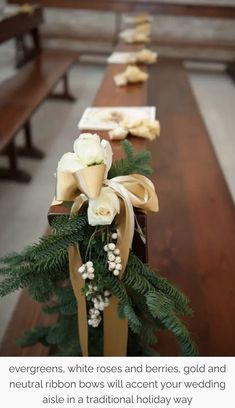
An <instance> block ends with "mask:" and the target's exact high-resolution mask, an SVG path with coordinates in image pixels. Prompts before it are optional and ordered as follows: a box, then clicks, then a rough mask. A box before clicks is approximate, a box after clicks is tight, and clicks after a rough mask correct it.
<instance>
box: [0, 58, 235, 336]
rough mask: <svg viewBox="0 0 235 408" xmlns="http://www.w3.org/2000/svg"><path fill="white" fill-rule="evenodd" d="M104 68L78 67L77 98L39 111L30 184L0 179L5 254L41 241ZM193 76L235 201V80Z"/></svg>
mask: <svg viewBox="0 0 235 408" xmlns="http://www.w3.org/2000/svg"><path fill="white" fill-rule="evenodd" d="M3 56H4V58H5V59H4V58H3ZM11 57H12V55H11V54H10V53H8V52H7V51H6V52H5V53H4V52H2V53H1V60H0V76H2V78H3V77H4V76H5V75H6V74H8V73H9V70H8V66H9V64H8V58H9V59H10V58H11ZM104 67H105V66H104V65H102V64H95V65H89V64H87V65H84V64H82V65H77V66H75V67H74V68H73V70H72V72H71V86H72V89H73V92H74V94H75V95H76V96H77V98H78V99H77V101H76V102H75V103H69V102H59V101H58V102H56V101H48V102H46V103H44V104H43V106H42V107H41V108H40V109H39V110H38V111H37V113H36V114H35V115H34V117H33V121H32V125H33V132H34V137H35V144H36V145H37V146H40V148H41V149H43V150H44V151H45V152H46V158H45V159H44V160H43V161H32V160H22V161H21V164H22V168H24V169H26V170H28V171H29V172H30V173H31V174H32V175H33V179H32V182H31V183H30V184H29V185H21V184H17V183H3V182H1V183H0V225H1V237H0V239H1V242H0V255H3V254H6V253H7V252H9V251H14V250H20V249H21V248H23V247H24V246H25V245H27V244H30V243H32V242H34V241H35V240H37V238H38V237H39V236H40V235H41V234H42V233H43V231H44V230H45V226H46V222H47V220H46V214H47V210H48V206H49V204H50V201H51V199H52V197H53V192H54V173H55V170H56V166H57V161H58V159H59V158H60V156H61V155H62V154H63V153H64V152H66V151H69V150H70V149H71V145H72V141H73V140H74V139H75V138H76V135H77V122H78V120H79V117H80V116H81V114H82V112H83V110H84V108H85V107H87V106H89V105H90V104H91V102H92V100H93V98H94V96H95V94H96V91H97V89H98V86H99V84H100V81H101V79H102V76H103V72H104ZM190 81H191V83H192V86H193V89H194V92H195V95H196V97H197V100H198V103H199V106H200V109H201V112H202V115H203V117H204V119H205V123H206V126H207V128H208V131H209V133H210V137H211V140H212V143H213V145H214V147H215V150H216V153H217V156H218V159H219V161H220V164H221V167H222V169H223V171H224V174H225V177H226V180H227V182H228V185H229V188H230V190H231V193H232V194H233V198H234V200H235V138H234V128H235V115H234V113H235V85H234V84H233V83H232V82H231V80H230V79H229V78H228V77H227V76H226V75H225V74H221V73H217V74H211V73H203V74H202V73H191V74H190ZM1 160H2V159H1ZM17 296H18V295H17V294H16V295H10V296H8V297H6V298H4V299H2V300H1V301H0V309H1V312H0V338H1V336H2V334H3V333H4V330H5V327H6V325H7V322H8V320H9V316H10V315H11V312H12V310H13V308H14V305H15V301H16V299H17Z"/></svg>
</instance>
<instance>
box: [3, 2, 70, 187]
mask: <svg viewBox="0 0 235 408" xmlns="http://www.w3.org/2000/svg"><path fill="white" fill-rule="evenodd" d="M42 21H43V18H42V9H41V7H37V6H35V7H33V8H32V13H30V14H28V13H22V12H17V11H14V12H11V13H10V14H6V15H5V16H4V18H3V19H2V20H0V44H1V43H3V42H4V41H7V40H9V39H12V38H14V39H16V40H17V41H18V43H21V44H22V47H23V48H22V49H21V48H20V49H19V48H18V58H17V66H18V68H19V67H20V69H19V70H18V71H17V73H16V74H15V75H14V76H12V77H11V78H9V79H7V80H5V81H3V82H1V83H0V117H1V121H0V151H1V152H2V153H3V154H6V155H7V157H8V161H9V166H8V167H7V168H0V179H2V180H15V181H19V182H28V181H30V179H31V177H30V175H29V174H28V173H26V172H25V171H23V170H20V169H19V168H18V156H24V157H31V158H34V159H40V158H42V157H43V156H44V154H43V153H42V152H41V151H40V150H39V149H37V148H36V147H34V146H33V142H32V134H31V126H30V119H31V116H32V114H33V113H34V112H35V110H36V109H37V108H38V107H39V106H40V104H41V103H42V102H43V101H44V100H45V99H46V98H47V97H49V96H50V97H52V96H53V97H57V98H58V97H60V98H63V99H67V100H74V98H73V97H72V95H71V94H70V92H69V86H68V71H69V69H70V68H71V66H72V65H73V63H74V62H75V61H76V60H77V58H78V55H77V53H75V52H72V51H71V52H70V51H57V50H55V51H52V50H51V51H50V50H48V51H47V50H42V49H41V46H40V35H39V25H40V24H41V23H42ZM28 34H30V36H32V38H33V48H31V49H28V48H27V47H25V46H24V38H25V36H26V35H28ZM60 80H62V81H63V84H64V92H63V93H61V94H59V95H58V94H56V95H55V94H52V90H53V88H54V87H55V85H56V84H57V83H58V81H60ZM21 129H23V130H24V133H25V146H24V147H16V145H15V136H16V135H17V133H18V132H19V131H20V130H21Z"/></svg>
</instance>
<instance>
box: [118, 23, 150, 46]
mask: <svg viewBox="0 0 235 408" xmlns="http://www.w3.org/2000/svg"><path fill="white" fill-rule="evenodd" d="M150 34H151V27H150V25H149V24H148V25H146V24H144V25H140V26H136V27H135V28H128V29H126V30H123V31H121V32H120V34H119V38H120V39H121V40H123V41H124V42H125V43H126V44H135V43H137V44H139V43H143V44H147V43H149V42H150Z"/></svg>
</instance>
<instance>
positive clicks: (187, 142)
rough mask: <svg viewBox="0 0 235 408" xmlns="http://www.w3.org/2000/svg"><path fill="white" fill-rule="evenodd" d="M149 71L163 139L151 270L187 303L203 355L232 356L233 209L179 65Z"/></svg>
mask: <svg viewBox="0 0 235 408" xmlns="http://www.w3.org/2000/svg"><path fill="white" fill-rule="evenodd" d="M151 71H152V72H151V76H150V78H151V79H150V82H149V93H148V95H149V103H155V104H156V106H157V107H158V112H159V117H160V121H161V123H162V134H161V138H160V139H159V141H158V143H155V144H154V143H153V144H152V154H153V157H154V182H155V185H156V188H157V191H158V195H159V200H160V212H159V214H158V216H157V217H154V216H152V215H149V217H148V233H149V257H150V262H151V263H153V264H154V265H156V266H158V267H159V268H160V271H161V273H163V274H164V275H165V276H167V277H169V278H170V279H171V280H172V281H173V282H175V284H177V285H178V286H180V287H181V288H182V289H183V290H184V291H185V292H186V294H187V295H188V296H189V298H190V299H191V304H192V308H193V310H194V317H193V319H189V327H190V329H191V331H192V333H193V334H194V337H195V339H196V341H197V343H198V345H199V351H200V354H201V355H210V356H219V355H224V356H229V355H235V342H234V336H235V320H234V312H235V289H234V287H235V276H234V271H235V253H234V250H233V248H234V244H235V208H234V204H233V201H232V198H231V195H230V193H229V190H228V187H227V185H226V182H225V180H224V176H223V174H222V171H221V169H220V166H219V164H218V161H217V158H216V156H215V153H214V150H213V148H212V145H211V142H210V140H209V138H208V135H207V130H206V128H205V125H204V123H203V120H202V118H201V116H200V113H199V111H198V107H197V104H196V102H195V98H194V95H193V93H192V90H191V88H190V85H189V81H188V78H187V74H186V72H185V71H184V70H183V69H182V65H181V63H180V62H177V61H172V60H168V61H167V60H164V61H163V60H162V61H161V59H160V61H159V64H158V67H157V69H156V70H154V69H152V70H151ZM150 237H151V238H152V239H151V238H150ZM160 346H161V349H162V351H164V353H165V354H167V355H171V354H172V352H174V349H172V350H171V349H170V347H169V346H170V343H169V344H168V342H165V341H164V342H163V341H162V343H161V344H160Z"/></svg>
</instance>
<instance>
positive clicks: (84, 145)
mask: <svg viewBox="0 0 235 408" xmlns="http://www.w3.org/2000/svg"><path fill="white" fill-rule="evenodd" d="M73 147H74V153H71V152H69V153H65V154H64V155H63V156H62V157H61V159H60V161H59V163H58V171H68V172H70V173H75V172H76V171H78V170H81V169H83V168H84V167H88V166H92V165H97V164H101V163H102V164H105V165H106V173H105V177H107V174H108V171H109V169H110V167H111V165H112V155H113V152H112V148H111V146H110V143H109V142H107V141H106V140H102V141H101V140H100V137H99V136H98V135H97V134H91V133H82V134H81V135H80V136H79V137H78V138H77V139H76V140H75V142H74V145H73Z"/></svg>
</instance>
